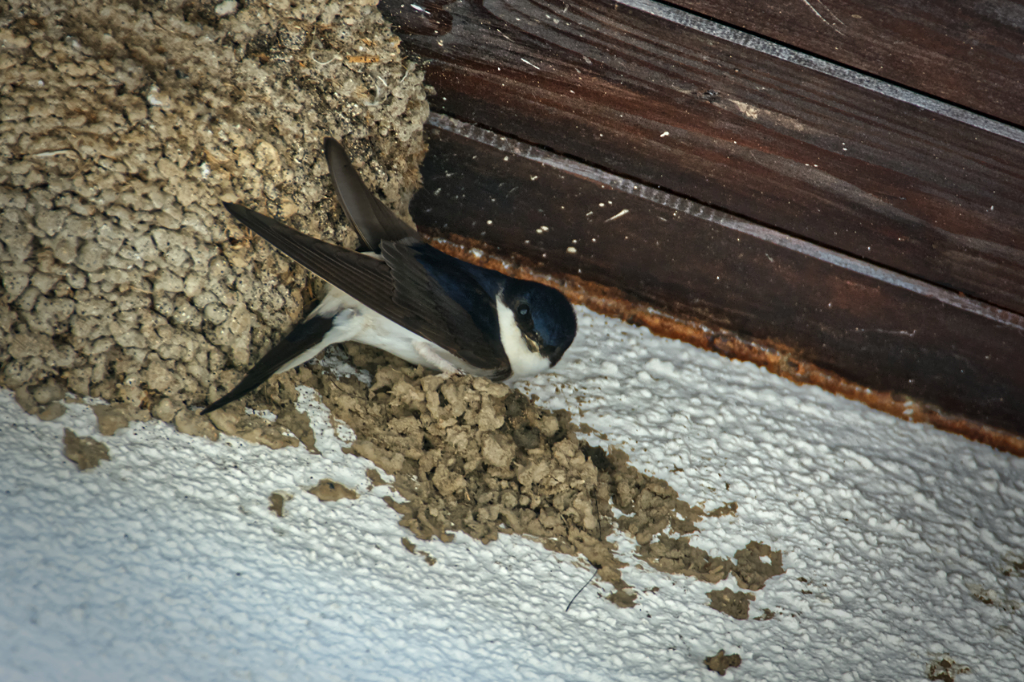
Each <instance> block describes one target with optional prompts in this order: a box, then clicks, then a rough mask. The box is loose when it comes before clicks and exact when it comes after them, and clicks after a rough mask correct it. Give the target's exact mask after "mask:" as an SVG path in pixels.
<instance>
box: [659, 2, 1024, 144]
mask: <svg viewBox="0 0 1024 682" xmlns="http://www.w3.org/2000/svg"><path fill="white" fill-rule="evenodd" d="M665 2H666V3H668V4H670V5H676V6H678V7H680V8H683V9H687V10H692V11H694V12H700V13H701V14H703V15H705V16H707V17H710V18H712V19H717V20H719V21H723V22H725V23H727V24H732V25H733V26H738V27H740V28H743V29H745V30H747V31H750V32H752V33H755V34H757V35H761V36H765V37H767V38H770V39H772V40H776V41H779V42H782V43H785V44H787V45H791V46H793V47H796V48H798V49H800V50H805V51H807V52H810V53H811V54H815V55H818V56H820V57H824V58H825V59H829V60H832V61H835V62H838V63H840V64H845V65H847V66H850V67H852V68H854V69H859V70H861V71H864V72H866V73H869V74H871V75H874V76H878V77H880V78H884V79H887V80H890V81H893V82H895V83H900V84H902V85H905V86H907V87H910V88H913V89H915V90H919V91H921V92H927V93H930V94H931V95H933V96H935V97H940V98H943V99H945V100H948V101H950V102H955V103H956V104H959V105H960V106H963V107H966V108H968V109H974V110H976V111H980V112H982V113H985V114H987V115H989V116H993V117H995V118H998V119H1001V120H1003V121H1008V122H1010V123H1013V124H1016V125H1018V126H1019V125H1024V87H1021V81H1020V75H1021V74H1022V73H1024V4H1022V3H1020V2H1013V1H1011V0H988V1H987V2H961V1H960V0H887V1H886V2H867V1H865V0H774V1H773V2H764V1H763V0H730V1H729V2H723V1H722V0H665Z"/></svg>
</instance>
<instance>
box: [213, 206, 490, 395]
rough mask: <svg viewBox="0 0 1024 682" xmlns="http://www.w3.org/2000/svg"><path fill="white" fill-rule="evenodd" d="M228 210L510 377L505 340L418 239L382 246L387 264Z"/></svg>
mask: <svg viewBox="0 0 1024 682" xmlns="http://www.w3.org/2000/svg"><path fill="white" fill-rule="evenodd" d="M224 206H225V207H226V208H227V209H228V211H229V212H230V213H231V215H233V216H235V218H237V219H238V220H239V221H240V222H241V223H242V224H244V225H245V226H247V227H248V228H249V229H251V230H252V231H253V232H255V233H256V234H258V235H260V236H261V237H263V238H264V239H266V240H267V241H268V242H270V243H271V244H272V245H273V246H274V247H276V248H277V249H278V250H280V251H281V252H282V253H284V254H285V255H286V256H289V257H291V258H293V259H295V261H297V262H298V263H299V264H300V265H302V266H303V267H306V268H308V269H309V270H312V271H313V273H315V274H316V275H319V276H320V277H322V278H323V279H325V280H327V281H328V282H330V283H331V284H333V285H334V286H336V287H338V288H339V289H341V290H342V291H344V292H345V293H347V294H348V295H350V296H352V297H353V298H354V299H356V300H357V301H359V302H360V303H363V304H364V305H366V306H368V307H370V308H372V309H373V310H375V311H376V312H378V313H380V314H381V315H383V316H384V317H386V318H388V319H390V320H392V321H394V322H396V323H398V324H399V325H401V326H403V327H405V328H406V329H408V330H409V331H411V332H413V333H415V334H419V335H420V336H422V337H423V338H425V339H427V340H428V341H432V342H434V343H436V344H437V345H438V346H440V347H441V348H443V349H445V350H446V351H448V352H449V353H451V354H452V355H455V356H456V357H459V358H462V359H464V360H466V362H468V363H470V364H471V365H473V366H474V367H478V368H479V369H481V370H484V371H487V372H488V374H489V375H491V376H494V377H495V378H506V377H507V376H509V374H510V369H509V362H508V358H507V357H506V355H505V352H504V350H503V349H502V347H501V342H500V340H499V339H497V338H495V337H494V335H493V334H486V333H484V331H483V330H482V329H481V328H480V327H479V326H478V324H477V322H476V320H475V319H474V317H473V316H472V315H471V314H470V313H469V312H468V311H467V310H466V309H465V308H464V307H463V306H461V305H459V303H458V302H456V301H454V300H453V299H452V298H451V297H450V296H448V295H447V294H446V293H445V292H444V290H443V289H441V288H440V287H439V286H438V285H437V283H436V282H435V281H434V280H433V278H432V277H431V276H430V274H429V273H428V272H427V271H426V270H425V269H424V267H423V266H422V265H421V264H420V263H419V262H418V261H417V259H416V248H414V247H418V248H423V249H429V248H430V247H429V246H426V245H424V244H422V243H420V242H418V240H415V239H403V240H402V241H401V242H398V243H395V242H382V243H381V244H382V247H383V251H384V260H380V259H377V258H374V257H372V256H367V255H363V254H360V253H357V252H355V251H350V250H348V249H345V248H342V247H340V246H337V245H335V244H330V243H328V242H324V241H321V240H319V239H316V238H314V237H310V236H308V235H305V234H302V233H301V232H297V231H295V230H293V229H291V228H290V227H288V226H286V225H284V224H283V223H281V222H280V221H277V220H275V219H274V218H270V217H268V216H265V215H262V214H259V213H256V212H255V211H250V210H249V209H247V208H245V207H244V206H240V205H238V204H224ZM438 254H439V255H441V256H443V254H440V252H438ZM453 260H455V259H453ZM456 262H457V263H461V261H456ZM495 319H496V317H495Z"/></svg>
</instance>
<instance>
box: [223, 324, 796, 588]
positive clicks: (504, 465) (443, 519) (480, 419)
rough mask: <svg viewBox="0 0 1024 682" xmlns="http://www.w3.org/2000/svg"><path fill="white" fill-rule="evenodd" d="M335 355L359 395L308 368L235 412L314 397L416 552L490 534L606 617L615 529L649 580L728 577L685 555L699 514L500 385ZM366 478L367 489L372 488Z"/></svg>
mask: <svg viewBox="0 0 1024 682" xmlns="http://www.w3.org/2000/svg"><path fill="white" fill-rule="evenodd" d="M345 348H346V350H347V351H349V353H350V356H351V359H352V364H353V365H355V366H356V367H358V368H360V369H366V370H368V371H370V372H371V373H370V376H371V377H372V381H371V383H370V384H369V385H367V384H366V383H363V382H362V381H360V380H359V379H358V378H356V377H354V376H353V377H344V378H337V377H335V376H332V375H330V374H329V373H326V372H323V371H321V370H320V369H319V368H317V367H315V366H313V367H307V368H303V370H302V371H300V372H299V373H298V374H296V375H283V376H279V377H275V378H274V379H273V380H271V381H270V382H268V384H267V385H266V387H264V388H261V389H259V390H257V391H256V392H255V393H254V394H252V395H251V396H249V397H248V398H246V399H245V400H244V401H243V402H244V403H245V404H248V405H250V406H252V407H254V408H256V409H269V410H271V411H273V412H278V413H281V411H282V410H289V409H290V410H294V407H292V406H291V401H292V400H293V399H294V397H293V396H294V395H297V393H296V388H295V384H296V381H301V382H303V383H306V384H308V385H311V386H312V387H313V388H315V389H316V390H317V391H318V392H319V394H320V396H321V398H322V399H323V401H324V403H325V404H326V405H327V406H328V408H329V409H330V411H331V414H332V416H333V417H334V418H335V419H337V420H339V421H341V422H344V423H345V424H347V425H348V426H349V427H351V428H352V430H353V431H354V432H355V433H356V436H357V440H356V442H355V443H353V445H352V448H351V449H352V452H354V453H355V454H358V455H360V456H361V457H364V458H366V459H368V460H370V461H371V462H373V463H374V464H375V465H377V467H379V469H380V470H382V471H383V472H384V473H385V474H388V475H391V476H393V477H394V481H393V482H392V483H390V484H388V485H390V486H391V487H392V489H393V490H394V491H395V492H397V493H398V494H399V495H400V496H401V499H398V498H397V496H388V497H385V498H384V499H385V501H386V502H387V503H388V504H389V505H390V506H391V507H392V509H394V510H395V511H397V512H398V513H399V514H400V515H401V520H400V521H399V523H400V525H402V526H403V527H405V528H408V529H409V531H410V532H411V533H412V534H413V535H415V536H416V537H417V538H419V539H421V540H429V539H432V538H435V537H436V538H439V539H440V540H442V541H445V542H449V541H451V540H452V539H453V538H454V533H455V532H458V531H461V532H463V533H466V534H467V535H469V536H471V537H474V538H476V539H478V540H480V541H481V542H484V543H488V542H491V541H492V540H495V539H497V537H498V535H499V533H516V534H519V535H524V536H527V537H529V538H532V539H534V540H536V541H538V542H540V543H542V544H543V545H544V547H545V548H547V549H549V550H551V551H557V552H561V553H564V554H568V555H571V556H576V555H582V556H583V557H584V558H586V559H587V561H588V562H589V563H590V564H591V565H592V566H594V567H595V568H596V569H597V572H598V577H599V578H600V579H601V580H603V581H605V582H607V583H609V584H610V585H611V586H612V587H613V591H612V593H611V594H610V595H609V596H608V598H609V600H611V601H612V602H613V603H615V604H618V605H620V606H632V605H633V604H634V603H635V601H636V598H637V595H636V592H635V591H634V590H633V589H632V587H631V586H629V585H628V584H627V583H626V582H625V580H624V579H623V577H622V568H623V567H624V566H625V564H624V563H623V562H622V561H620V560H619V559H618V558H616V556H615V551H616V550H617V549H618V547H617V546H616V545H615V544H614V543H613V542H611V541H610V540H609V539H608V537H609V534H610V533H611V532H612V531H613V530H615V529H618V530H620V531H622V532H624V533H625V534H627V535H629V536H631V537H632V538H634V539H635V540H636V543H637V549H636V555H637V556H638V557H639V558H641V559H642V560H644V561H645V562H647V564H648V565H649V566H650V567H652V568H654V569H655V570H658V571H663V572H668V573H677V574H682V575H687V576H692V577H695V578H698V579H700V580H704V581H707V582H718V581H720V580H723V579H724V578H726V577H727V576H728V575H729V574H730V573H731V572H732V570H733V567H734V563H733V561H732V560H730V559H728V558H722V557H712V556H710V555H709V554H708V553H707V552H705V551H704V550H701V549H697V548H695V547H691V546H690V545H689V537H688V536H689V534H692V533H694V532H696V530H697V527H696V523H697V522H699V521H700V520H701V519H702V518H704V516H705V514H704V512H703V510H702V509H701V508H700V507H697V506H693V505H690V504H689V503H687V502H685V501H683V500H680V499H679V497H678V494H677V493H676V491H675V490H674V489H673V488H672V487H671V486H670V485H669V484H668V483H666V482H665V481H663V480H660V479H658V478H655V477H653V476H649V475H647V474H644V473H641V472H639V471H638V470H637V469H636V468H635V467H633V466H631V465H630V464H629V460H628V456H627V455H626V454H625V453H624V452H622V451H620V450H618V449H616V448H612V449H611V452H606V450H605V449H604V448H602V447H598V446H594V445H589V444H587V443H585V442H581V441H580V440H579V439H578V437H577V432H578V427H577V426H576V425H574V424H573V423H572V422H571V420H570V415H569V413H568V412H566V411H564V410H559V411H551V410H546V409H543V408H540V407H538V406H537V405H536V404H535V403H534V401H533V400H531V399H530V398H529V397H527V396H525V395H524V394H523V393H522V392H520V391H518V390H515V389H513V388H510V387H508V386H506V385H504V384H497V383H494V382H491V381H488V380H486V379H481V378H479V377H469V376H452V377H445V376H442V375H438V374H430V373H427V372H426V371H425V370H423V369H422V368H418V367H412V366H410V365H407V364H406V363H403V362H402V361H400V360H397V359H395V358H392V357H390V356H387V355H385V354H383V353H380V352H379V351H376V350H375V349H370V348H366V347H363V346H359V345H357V344H346V345H345ZM381 363H383V364H381ZM235 409H237V410H239V411H242V410H243V408H242V407H241V406H239V407H237V408H235ZM369 471H372V472H373V473H368V476H369V478H370V481H371V483H372V484H373V485H375V486H376V485H384V484H385V481H384V479H383V478H382V477H381V474H379V473H377V471H376V470H369ZM758 547H765V548H767V546H766V545H758ZM741 551H747V553H748V554H750V552H754V550H749V551H748V550H741ZM758 551H760V550H758ZM765 551H769V550H768V549H765ZM754 553H755V554H756V552H754ZM776 554H777V555H778V557H779V561H780V562H781V553H776ZM751 556H754V554H751ZM758 556H759V555H758ZM756 560H757V561H758V562H759V563H760V559H759V558H757V559H756ZM780 565H781V564H780ZM748 572H751V573H753V572H754V571H753V569H749V570H748Z"/></svg>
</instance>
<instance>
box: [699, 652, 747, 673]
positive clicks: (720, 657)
mask: <svg viewBox="0 0 1024 682" xmlns="http://www.w3.org/2000/svg"><path fill="white" fill-rule="evenodd" d="M742 661H743V659H742V658H740V655H739V654H729V655H728V656H726V655H725V649H719V650H718V653H717V654H715V655H714V656H708V657H707V658H705V659H704V665H706V666H707V667H708V670H714V671H715V672H716V673H718V674H719V675H725V671H726V670H728V669H729V668H738V667H740V663H741V662H742Z"/></svg>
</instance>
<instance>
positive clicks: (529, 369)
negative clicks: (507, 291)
mask: <svg viewBox="0 0 1024 682" xmlns="http://www.w3.org/2000/svg"><path fill="white" fill-rule="evenodd" d="M496 303H497V307H498V328H499V329H500V330H501V345H502V346H504V348H505V355H507V356H508V362H509V364H510V365H511V366H512V377H513V378H523V377H532V376H533V375H535V374H540V373H541V372H546V371H548V370H549V369H551V362H550V361H549V360H548V359H547V358H546V357H544V356H543V355H541V354H540V353H535V352H534V351H532V350H530V348H529V346H527V345H526V339H524V338H523V333H522V332H521V331H520V330H519V325H518V324H516V316H515V313H513V312H512V310H511V309H509V307H508V306H506V305H505V304H504V303H502V302H501V299H498V300H497V301H496Z"/></svg>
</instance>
